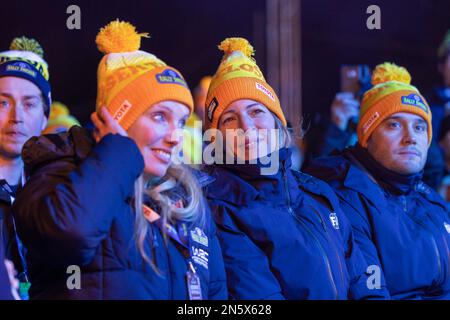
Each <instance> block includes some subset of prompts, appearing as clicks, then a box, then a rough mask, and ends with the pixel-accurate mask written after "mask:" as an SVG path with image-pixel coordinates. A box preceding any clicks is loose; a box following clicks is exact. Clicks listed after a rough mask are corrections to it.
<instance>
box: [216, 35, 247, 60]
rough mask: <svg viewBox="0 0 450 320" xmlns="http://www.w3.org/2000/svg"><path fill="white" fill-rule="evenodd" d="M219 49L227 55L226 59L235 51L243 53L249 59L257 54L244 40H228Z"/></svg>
mask: <svg viewBox="0 0 450 320" xmlns="http://www.w3.org/2000/svg"><path fill="white" fill-rule="evenodd" d="M219 49H220V50H222V51H223V52H224V53H225V55H224V59H225V58H226V57H228V56H229V55H230V54H232V53H233V52H234V51H241V52H242V53H243V54H245V55H246V56H247V57H249V58H251V57H252V56H253V55H254V54H255V51H254V50H253V47H252V45H251V44H250V43H249V42H248V41H247V39H244V38H226V39H225V40H223V41H222V42H221V43H220V45H219Z"/></svg>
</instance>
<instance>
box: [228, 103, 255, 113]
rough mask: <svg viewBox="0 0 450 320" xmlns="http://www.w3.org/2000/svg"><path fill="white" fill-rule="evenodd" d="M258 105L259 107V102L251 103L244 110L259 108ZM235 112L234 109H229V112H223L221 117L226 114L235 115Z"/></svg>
mask: <svg viewBox="0 0 450 320" xmlns="http://www.w3.org/2000/svg"><path fill="white" fill-rule="evenodd" d="M260 105H261V103H259V102H255V103H251V104H249V105H248V106H246V107H245V109H246V110H247V109H250V108H251V107H254V106H260ZM235 112H236V111H235V110H234V109H230V110H227V111H225V112H224V113H223V114H222V115H224V114H226V113H235Z"/></svg>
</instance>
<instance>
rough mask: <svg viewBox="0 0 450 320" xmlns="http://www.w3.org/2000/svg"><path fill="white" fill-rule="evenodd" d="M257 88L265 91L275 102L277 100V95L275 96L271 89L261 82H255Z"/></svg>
mask: <svg viewBox="0 0 450 320" xmlns="http://www.w3.org/2000/svg"><path fill="white" fill-rule="evenodd" d="M255 85H256V89H258V90H259V91H261V92H262V93H264V94H265V95H266V96H268V97H269V98H270V99H272V101H273V102H275V97H274V96H273V94H272V92H270V90H269V89H267V88H266V87H264V86H263V85H262V84H261V83H258V82H255Z"/></svg>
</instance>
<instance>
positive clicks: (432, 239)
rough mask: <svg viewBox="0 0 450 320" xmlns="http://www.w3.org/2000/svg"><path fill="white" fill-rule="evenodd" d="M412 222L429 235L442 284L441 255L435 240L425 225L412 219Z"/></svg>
mask: <svg viewBox="0 0 450 320" xmlns="http://www.w3.org/2000/svg"><path fill="white" fill-rule="evenodd" d="M413 221H414V222H416V223H417V224H418V225H420V226H421V227H422V228H424V229H425V230H426V231H427V232H428V233H429V234H430V239H431V242H432V243H433V248H434V252H435V254H436V258H437V262H438V270H439V280H441V282H443V279H442V277H443V274H442V264H441V254H440V253H439V248H438V246H437V243H436V239H435V238H434V235H433V233H432V232H431V231H430V230H429V229H428V228H427V227H426V226H425V224H423V223H422V222H420V221H416V220H414V219H413Z"/></svg>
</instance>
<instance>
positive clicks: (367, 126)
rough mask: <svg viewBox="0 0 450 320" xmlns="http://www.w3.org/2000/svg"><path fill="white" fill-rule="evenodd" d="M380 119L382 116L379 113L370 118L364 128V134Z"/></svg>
mask: <svg viewBox="0 0 450 320" xmlns="http://www.w3.org/2000/svg"><path fill="white" fill-rule="evenodd" d="M379 117H380V114H379V113H378V112H375V113H374V114H373V115H371V116H370V118H369V119H368V120H367V121H366V123H364V125H363V126H362V131H363V133H366V132H367V130H369V128H370V127H371V126H372V125H373V124H374V122H375V120H377V119H378V118H379Z"/></svg>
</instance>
